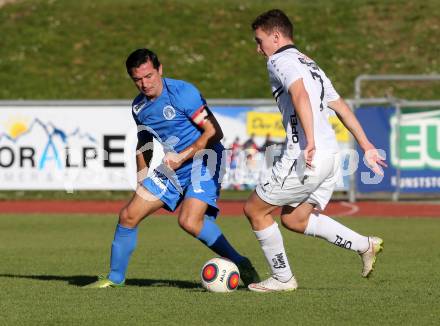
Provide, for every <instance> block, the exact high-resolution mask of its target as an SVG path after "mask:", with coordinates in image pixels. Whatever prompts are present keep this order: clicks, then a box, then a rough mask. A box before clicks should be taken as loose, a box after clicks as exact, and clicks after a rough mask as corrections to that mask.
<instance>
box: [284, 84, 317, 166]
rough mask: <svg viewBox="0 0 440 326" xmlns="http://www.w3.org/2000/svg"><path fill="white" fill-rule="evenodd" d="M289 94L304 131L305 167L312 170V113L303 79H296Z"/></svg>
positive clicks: (313, 151)
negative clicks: (305, 142)
mask: <svg viewBox="0 0 440 326" xmlns="http://www.w3.org/2000/svg"><path fill="white" fill-rule="evenodd" d="M289 94H290V97H291V99H292V103H293V105H294V107H295V112H296V114H297V115H298V118H299V120H300V122H301V126H302V127H303V129H304V134H305V136H306V141H307V145H306V148H305V149H304V157H305V160H306V165H307V166H308V167H309V168H312V160H313V156H314V155H315V135H314V130H313V129H314V127H313V111H312V105H311V103H310V98H309V94H308V93H307V90H306V88H305V86H304V82H303V79H302V78H300V79H297V80H296V81H295V82H293V83H292V84H291V85H290V86H289Z"/></svg>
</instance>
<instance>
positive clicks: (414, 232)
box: [0, 215, 440, 325]
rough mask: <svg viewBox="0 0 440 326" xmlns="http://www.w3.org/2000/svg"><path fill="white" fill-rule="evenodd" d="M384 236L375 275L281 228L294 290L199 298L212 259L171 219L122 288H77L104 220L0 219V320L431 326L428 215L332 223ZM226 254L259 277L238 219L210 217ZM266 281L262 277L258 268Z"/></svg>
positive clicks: (149, 238) (98, 268) (435, 304)
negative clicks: (229, 245)
mask: <svg viewBox="0 0 440 326" xmlns="http://www.w3.org/2000/svg"><path fill="white" fill-rule="evenodd" d="M341 221H342V222H344V223H345V224H347V225H348V226H350V227H352V228H354V229H356V230H358V231H360V232H361V233H365V234H378V235H381V236H383V237H384V239H385V250H384V253H383V254H382V256H380V257H379V261H378V266H377V270H376V273H375V275H373V277H372V278H371V279H370V280H365V279H362V278H361V277H360V269H361V263H360V260H359V258H357V257H356V256H355V255H354V254H353V253H352V252H350V251H345V250H342V249H340V248H337V247H334V246H330V245H328V244H327V243H325V242H324V241H322V240H316V239H311V238H307V237H303V236H299V235H296V234H292V233H287V232H284V231H283V232H284V235H285V244H286V249H287V252H288V254H289V257H290V263H291V265H292V266H293V268H294V271H295V274H296V277H297V279H298V281H299V284H300V288H299V289H298V290H297V291H296V292H294V293H283V294H255V293H251V292H248V291H245V290H239V291H237V292H235V293H232V294H228V295H223V294H212V293H207V292H205V291H203V290H202V289H201V288H200V286H199V277H198V273H199V269H200V267H201V266H202V265H203V263H204V262H205V261H206V260H208V259H209V258H211V257H212V256H213V254H212V253H211V252H210V251H209V250H207V249H206V248H204V247H203V246H202V245H201V244H200V243H199V242H198V241H197V240H194V239H192V238H191V237H189V236H188V235H186V234H185V233H184V232H183V231H181V230H180V229H179V228H178V227H177V223H176V221H175V218H174V217H160V218H158V217H153V218H150V219H148V220H146V221H145V222H143V224H141V226H140V232H139V238H138V247H137V250H136V251H135V253H134V255H133V257H132V261H131V264H130V267H129V272H128V281H127V284H128V286H127V287H125V288H124V289H109V290H85V289H82V288H81V286H82V285H84V284H87V283H88V282H91V281H93V280H94V278H95V275H96V274H97V273H99V272H106V271H107V266H108V262H109V249H110V245H111V240H112V237H113V230H114V226H115V217H111V216H85V215H51V216H43V215H27V216H22V215H0V230H1V233H0V234H1V240H0V252H1V264H0V298H1V300H0V312H1V313H0V324H1V325H156V324H157V325H225V324H228V325H268V324H271V325H378V324H379V325H416V324H417V325H430V324H431V325H433V324H436V323H438V311H439V308H440V307H439V299H440V297H439V295H440V293H439V283H440V274H439V273H438V266H439V265H440V254H439V251H438V248H439V247H440V224H439V223H440V220H437V219H404V218H402V219H387V218H384V219H367V218H364V219H348V218H344V219H341ZM219 224H220V225H221V227H222V228H223V230H224V231H225V233H226V234H227V236H228V237H229V239H230V240H231V242H233V243H234V244H235V245H236V247H237V248H238V249H239V250H240V251H242V252H243V253H246V254H247V255H249V257H250V258H251V259H252V260H253V261H254V263H255V264H256V266H257V268H258V269H259V270H260V271H264V272H266V271H267V269H266V266H265V262H264V258H263V256H262V254H261V252H260V249H259V247H258V244H257V242H256V240H255V238H254V236H253V234H252V232H251V231H250V228H249V227H248V225H247V222H246V221H245V220H244V219H242V218H224V219H220V221H219ZM266 274H267V273H266Z"/></svg>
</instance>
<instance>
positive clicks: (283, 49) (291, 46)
mask: <svg viewBox="0 0 440 326" xmlns="http://www.w3.org/2000/svg"><path fill="white" fill-rule="evenodd" d="M288 49H295V50H298V48H297V47H296V46H295V45H293V44H287V45H284V46H282V47H280V48H279V49H278V50H276V51H275V53H274V54H278V53H281V52H283V51H286V50H288Z"/></svg>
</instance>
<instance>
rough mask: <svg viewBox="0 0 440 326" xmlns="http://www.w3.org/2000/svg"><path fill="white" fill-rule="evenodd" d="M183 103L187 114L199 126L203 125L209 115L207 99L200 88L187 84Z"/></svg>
mask: <svg viewBox="0 0 440 326" xmlns="http://www.w3.org/2000/svg"><path fill="white" fill-rule="evenodd" d="M182 95H183V100H184V101H183V103H182V107H183V108H184V112H185V115H186V116H187V117H188V118H190V119H191V120H192V121H194V123H195V124H196V125H198V126H202V125H203V124H204V123H205V121H206V118H207V117H208V110H207V106H206V101H205V99H204V98H203V97H202V95H201V94H200V92H199V90H198V89H197V88H196V87H194V86H193V85H191V84H189V83H188V84H186V85H185V88H184V92H183V94H182Z"/></svg>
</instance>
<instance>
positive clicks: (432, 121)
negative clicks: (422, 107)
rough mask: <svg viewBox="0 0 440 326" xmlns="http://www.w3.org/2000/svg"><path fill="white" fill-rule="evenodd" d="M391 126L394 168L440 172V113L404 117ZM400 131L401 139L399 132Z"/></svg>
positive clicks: (393, 120)
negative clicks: (428, 169) (429, 169)
mask: <svg viewBox="0 0 440 326" xmlns="http://www.w3.org/2000/svg"><path fill="white" fill-rule="evenodd" d="M390 123H391V136H390V137H391V139H390V149H391V164H392V165H393V166H395V167H400V169H402V170H422V169H424V168H431V169H436V170H437V169H440V111H439V110H436V111H429V112H417V113H407V114H402V116H401V122H400V125H399V124H398V122H397V118H396V116H394V117H392V118H391V119H390ZM398 130H399V139H397V137H398V135H397V134H398V132H397V131H398Z"/></svg>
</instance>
